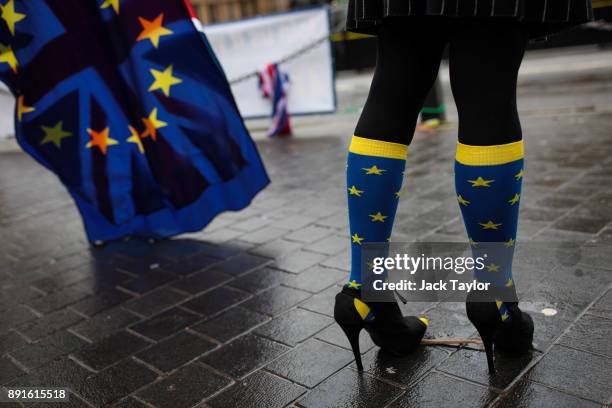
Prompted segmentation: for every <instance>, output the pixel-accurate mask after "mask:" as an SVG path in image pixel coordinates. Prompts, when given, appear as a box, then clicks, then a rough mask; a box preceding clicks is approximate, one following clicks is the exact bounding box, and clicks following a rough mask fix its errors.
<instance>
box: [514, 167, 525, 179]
mask: <svg viewBox="0 0 612 408" xmlns="http://www.w3.org/2000/svg"><path fill="white" fill-rule="evenodd" d="M524 174H525V173H524V172H523V169H521V171H519V172H518V173H516V174H515V175H514V178H515V179H517V180H520V179H522V178H523V175H524Z"/></svg>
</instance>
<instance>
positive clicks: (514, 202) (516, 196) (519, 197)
mask: <svg viewBox="0 0 612 408" xmlns="http://www.w3.org/2000/svg"><path fill="white" fill-rule="evenodd" d="M520 199H521V195H520V194H515V195H514V197H512V198H511V199H510V200H508V202H509V203H510V205H514V204H516V203H518V201H519V200H520Z"/></svg>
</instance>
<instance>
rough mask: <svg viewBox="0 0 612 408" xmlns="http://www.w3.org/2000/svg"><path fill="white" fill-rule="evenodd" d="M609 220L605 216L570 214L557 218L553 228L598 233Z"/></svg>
mask: <svg viewBox="0 0 612 408" xmlns="http://www.w3.org/2000/svg"><path fill="white" fill-rule="evenodd" d="M608 222H609V220H608V219H605V218H593V217H579V216H576V215H573V214H569V215H567V216H565V217H563V218H560V219H559V220H557V221H556V222H555V223H554V224H553V228H557V229H560V230H567V231H576V232H584V233H586V234H597V233H598V232H599V231H600V230H601V229H603V227H605V226H606V224H607V223H608Z"/></svg>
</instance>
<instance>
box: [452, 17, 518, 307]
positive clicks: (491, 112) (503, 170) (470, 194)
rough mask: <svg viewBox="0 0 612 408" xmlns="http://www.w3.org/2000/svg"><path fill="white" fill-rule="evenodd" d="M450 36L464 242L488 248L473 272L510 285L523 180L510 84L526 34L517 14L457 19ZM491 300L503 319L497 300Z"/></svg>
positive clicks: (513, 90) (486, 279)
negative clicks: (498, 18) (497, 18)
mask: <svg viewBox="0 0 612 408" xmlns="http://www.w3.org/2000/svg"><path fill="white" fill-rule="evenodd" d="M452 38H453V39H452V41H451V45H450V77H451V86H452V90H453V94H454V96H455V101H456V104H457V109H458V112H459V143H458V147H457V158H456V162H455V185H456V190H457V200H458V202H459V206H460V207H461V212H462V214H463V219H464V222H465V227H466V230H467V232H468V236H469V241H470V244H472V246H473V247H475V248H479V247H480V248H483V247H485V246H486V247H487V251H489V253H491V251H492V252H494V254H493V256H491V255H489V257H488V258H487V261H486V262H485V264H486V267H485V269H484V270H482V271H477V272H476V278H477V279H478V280H480V281H482V282H490V283H492V284H493V286H495V287H499V288H513V286H514V281H513V279H512V256H513V252H514V244H515V240H516V232H517V224H518V214H519V212H518V208H519V201H520V198H521V184H522V181H523V142H522V133H521V125H520V122H519V117H518V112H517V107H516V84H517V76H518V70H519V67H520V65H521V61H522V58H523V54H524V51H525V45H526V42H527V36H526V33H525V31H524V29H523V28H522V27H521V25H520V24H519V23H518V22H513V21H509V20H508V21H497V22H495V21H492V20H488V21H483V22H476V23H469V24H468V23H465V24H463V23H459V24H458V26H457V32H456V33H454V34H453V36H452ZM484 243H497V244H484ZM492 247H494V248H492ZM510 292H514V291H513V290H511V291H510ZM498 308H499V309H500V313H501V315H502V318H503V319H506V318H507V316H508V314H507V313H505V310H504V308H505V306H504V305H503V304H500V305H498Z"/></svg>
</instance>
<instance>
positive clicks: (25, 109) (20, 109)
mask: <svg viewBox="0 0 612 408" xmlns="http://www.w3.org/2000/svg"><path fill="white" fill-rule="evenodd" d="M35 110H36V109H34V107H33V106H27V105H26V104H25V102H24V98H23V95H19V98H17V119H18V120H19V122H21V120H22V119H23V114H24V113H30V112H34V111H35Z"/></svg>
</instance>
